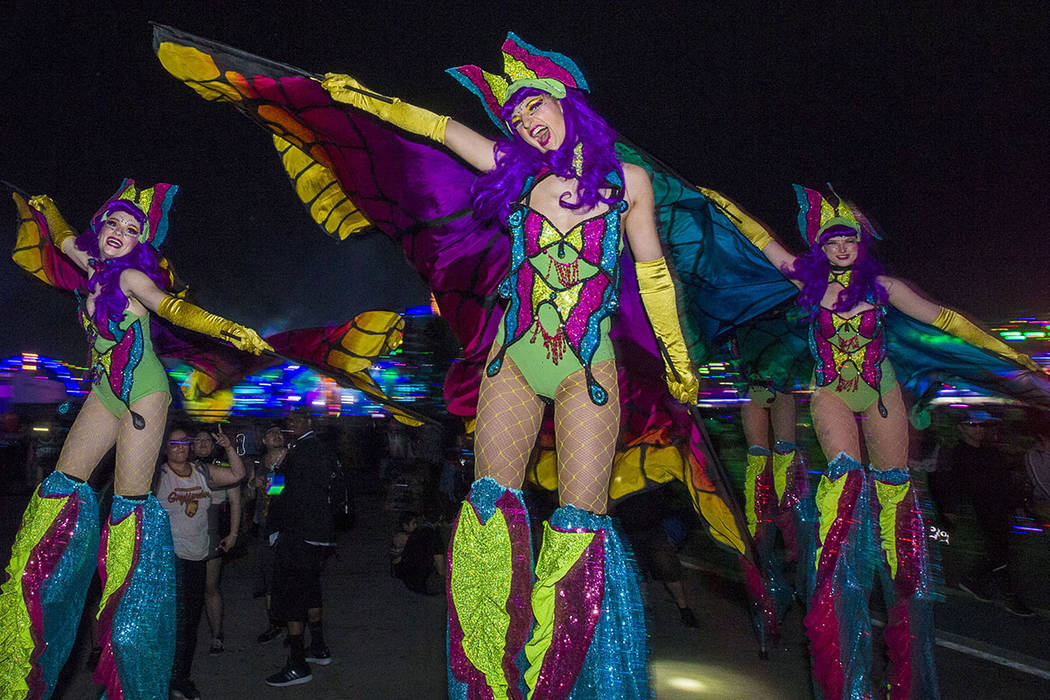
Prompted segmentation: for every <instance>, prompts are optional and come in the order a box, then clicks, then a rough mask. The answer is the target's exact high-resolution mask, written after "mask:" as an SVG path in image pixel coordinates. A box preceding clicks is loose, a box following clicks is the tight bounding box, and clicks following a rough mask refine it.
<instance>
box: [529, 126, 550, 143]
mask: <svg viewBox="0 0 1050 700" xmlns="http://www.w3.org/2000/svg"><path fill="white" fill-rule="evenodd" d="M529 136H531V137H532V138H533V139H535V140H536V143H538V144H540V145H541V146H546V145H547V142H548V141H550V140H551V132H550V129H548V128H547V127H545V126H542V125H537V126H534V127H532V131H530V132H529Z"/></svg>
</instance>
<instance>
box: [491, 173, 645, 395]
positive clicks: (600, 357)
mask: <svg viewBox="0 0 1050 700" xmlns="http://www.w3.org/2000/svg"><path fill="white" fill-rule="evenodd" d="M547 175H550V173H546V174H541V175H540V176H539V177H538V178H537V177H530V178H529V179H528V180H527V181H526V183H525V187H524V191H523V193H522V197H521V198H520V200H519V202H518V203H517V204H516V205H515V206H514V208H513V209H512V210H511V213H510V216H509V217H508V218H507V228H508V230H509V232H510V235H511V269H510V272H509V274H508V275H507V276H506V278H504V280H503V282H502V283H501V284H500V287H499V292H500V295H501V296H503V297H504V298H506V299H508V300H509V302H508V304H507V312H506V313H505V314H504V316H503V320H502V322H501V324H500V332H499V333H498V335H497V337H496V341H495V344H494V347H498V348H499V349H498V351H497V352H496V353H495V355H494V356H493V358H492V360H491V361H490V362H489V364H488V366H487V368H486V373H487V374H488V376H490V377H492V376H495V375H496V374H497V373H498V372H499V371H500V369H501V368H502V366H503V358H504V356H506V357H510V358H511V359H513V360H514V363H515V364H516V365H517V366H518V369H520V370H521V373H522V375H524V377H525V381H527V382H528V383H529V386H530V387H531V388H532V390H533V391H534V392H536V395H537V396H540V397H543V398H545V399H549V400H552V399H553V398H554V394H555V392H556V391H557V389H558V386H559V385H560V384H561V382H562V380H564V379H565V378H566V377H568V376H569V375H571V374H572V373H573V372H577V371H579V370H581V369H582V370H583V371H584V372H585V375H586V379H587V390H588V392H589V394H590V397H591V400H592V401H593V402H594V403H596V404H598V405H602V404H604V403H605V402H606V401H608V398H609V395H608V392H607V391H606V390H605V388H604V387H602V386H601V385H600V384H599V383H598V382H597V381H596V380H595V379H594V376H593V375H592V374H591V367H592V365H594V364H595V363H597V362H602V361H605V360H610V359H613V358H614V354H613V348H612V343H611V342H610V340H609V326H610V324H611V318H610V317H611V316H612V314H613V313H614V312H615V311H616V309H617V306H618V303H619V293H620V253H621V251H622V250H623V236H622V235H621V227H620V219H621V214H622V213H623V212H624V211H625V210H626V209H627V203H626V202H625V201H624V200H623V199H620V200H618V201H617V202H616V203H615V204H613V205H612V207H610V209H609V211H607V212H605V213H603V214H599V215H597V216H593V217H591V218H589V219H586V220H584V221H581V222H580V223H578V224H576V225H575V226H573V227H572V229H570V230H569V231H566V232H564V233H563V232H561V231H559V230H558V229H557V228H556V227H555V226H554V224H552V223H551V222H550V221H549V220H548V219H547V218H546V217H545V216H543V214H541V213H539V212H538V211H536V210H535V209H533V208H532V207H531V206H529V198H530V195H531V193H532V190H533V188H534V187H535V185H536V184H537V183H538V182H539V181H540V180H541V179H542V178H543V177H546V176H547ZM610 179H612V178H610ZM614 184H616V186H617V188H618V189H620V190H622V185H620V183H619V182H615V183H614Z"/></svg>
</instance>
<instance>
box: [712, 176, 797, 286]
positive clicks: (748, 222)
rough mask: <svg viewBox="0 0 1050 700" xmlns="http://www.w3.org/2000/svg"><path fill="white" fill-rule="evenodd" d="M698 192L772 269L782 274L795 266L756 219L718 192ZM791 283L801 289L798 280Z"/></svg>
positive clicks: (789, 256) (792, 257) (791, 258)
mask: <svg viewBox="0 0 1050 700" xmlns="http://www.w3.org/2000/svg"><path fill="white" fill-rule="evenodd" d="M700 191H701V192H702V193H703V194H704V196H706V197H707V198H708V199H710V200H711V201H713V202H714V203H715V204H717V205H718V206H719V207H721V209H722V211H724V212H725V213H726V216H728V217H729V218H730V220H732V221H733V223H735V224H736V226H737V228H738V229H740V233H742V234H744V238H746V239H747V240H749V241H750V242H751V244H752V245H753V246H755V247H756V248H758V250H759V252H761V253H762V255H765V256H766V258H767V259H768V260H769V262H771V263H773V266H774V267H776V268H777V269H778V270H780V271H781V272H783V271H784V270H790V269H791V268H793V267H794V266H795V256H794V255H792V254H791V253H789V252H788V250H787V249H786V248H784V246H782V245H780V243H779V242H778V241H777V240H776V239H775V238H773V234H772V233H770V231H769V229H768V228H766V227H765V225H763V224H762V223H761V222H759V220H758V219H756V218H755V217H753V216H751V215H750V214H748V213H747V212H746V211H744V210H743V209H741V208H740V206H739V205H738V204H737V203H736V202H734V201H733V200H731V199H727V198H726V197H725V196H723V195H722V194H721V193H719V192H715V191H714V190H709V189H707V188H705V187H701V188H700ZM789 279H790V278H789ZM791 282H792V283H793V284H794V285H795V286H796V287H799V288H801V287H802V283H801V282H800V281H799V280H795V279H792V280H791Z"/></svg>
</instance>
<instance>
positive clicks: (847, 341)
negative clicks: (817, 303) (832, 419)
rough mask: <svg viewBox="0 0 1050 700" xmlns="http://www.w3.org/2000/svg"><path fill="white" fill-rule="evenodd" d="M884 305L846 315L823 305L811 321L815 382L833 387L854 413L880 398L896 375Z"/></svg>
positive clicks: (825, 387) (881, 410)
mask: <svg viewBox="0 0 1050 700" xmlns="http://www.w3.org/2000/svg"><path fill="white" fill-rule="evenodd" d="M884 315H885V310H884V309H883V307H882V306H881V305H877V304H876V305H875V306H874V307H873V308H870V309H866V310H864V311H861V312H859V313H856V314H854V315H853V316H849V317H844V316H841V315H839V314H837V313H835V312H834V311H832V310H830V309H827V308H825V307H823V306H821V307H819V308H818V309H817V313H816V316H815V317H814V318H813V321H812V323H811V325H810V335H809V347H810V350H811V352H812V353H813V359H814V360H816V367H815V368H814V372H813V377H814V382H813V386H814V387H815V388H817V389H823V390H830V391H833V392H834V393H835V394H836V395H837V396H838V397H839V398H841V399H842V401H843V402H844V403H845V404H846V405H847V406H849V408H850V410H852V411H853V412H854V413H860V412H861V411H864V410H866V409H867V408H869V407H870V406H871V405H872V404H874V403H876V402H878V405H879V413H880V414H881V415H882V416H883V417H885V415H886V407H885V406H883V404H882V395H883V394H886V393H888V392H889V391H891V390H892V389H893V387H894V386H895V385H896V383H897V377H896V375H895V374H894V372H893V365H891V364H890V361H889V359H888V358H887V357H886V344H885V340H884V336H883V316H884Z"/></svg>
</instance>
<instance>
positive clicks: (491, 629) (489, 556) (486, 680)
mask: <svg viewBox="0 0 1050 700" xmlns="http://www.w3.org/2000/svg"><path fill="white" fill-rule="evenodd" d="M445 581H446V594H447V596H448V640H447V643H448V694H449V697H450V698H452V699H454V700H465V699H467V698H469V699H470V700H474V699H475V698H496V699H501V698H510V699H512V700H516V699H520V698H524V697H525V686H524V683H523V681H522V671H523V670H524V667H525V657H524V649H525V641H526V640H527V639H528V637H529V631H530V630H531V629H532V606H531V595H532V535H531V533H530V531H529V514H528V512H527V511H526V509H525V501H524V499H523V497H522V493H521V491H519V490H517V489H509V488H506V487H504V486H501V485H500V484H499V483H497V482H496V481H495V480H494V479H492V478H490V477H482V478H481V479H478V480H477V481H475V482H474V484H473V485H472V486H471V488H470V493H469V494H468V495H467V500H466V501H464V502H463V507H462V509H461V510H460V512H459V517H458V518H456V523H455V525H454V526H453V533H452V540H451V542H450V543H449V548H448V575H447V576H446V577H445Z"/></svg>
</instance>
